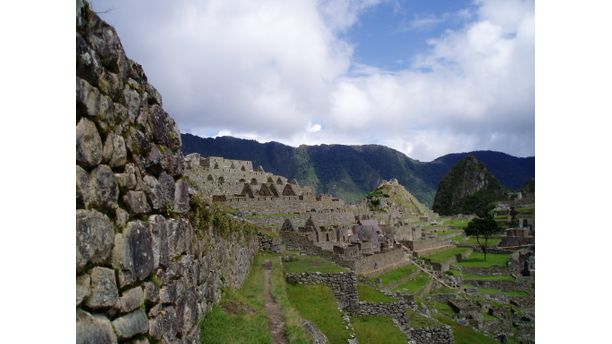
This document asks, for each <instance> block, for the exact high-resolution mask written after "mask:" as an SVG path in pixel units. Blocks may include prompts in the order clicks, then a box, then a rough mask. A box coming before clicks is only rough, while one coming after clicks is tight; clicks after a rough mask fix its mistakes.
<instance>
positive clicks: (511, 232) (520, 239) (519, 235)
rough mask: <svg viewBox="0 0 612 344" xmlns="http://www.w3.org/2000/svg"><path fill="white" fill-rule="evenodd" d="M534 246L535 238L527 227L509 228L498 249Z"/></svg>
mask: <svg viewBox="0 0 612 344" xmlns="http://www.w3.org/2000/svg"><path fill="white" fill-rule="evenodd" d="M533 245H535V237H534V236H533V233H532V231H531V229H529V227H523V228H509V229H507V230H506V235H505V236H503V237H502V240H501V241H500V243H499V245H497V246H498V247H500V248H517V247H527V246H533Z"/></svg>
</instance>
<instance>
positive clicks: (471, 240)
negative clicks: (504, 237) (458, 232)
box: [461, 237, 501, 256]
mask: <svg viewBox="0 0 612 344" xmlns="http://www.w3.org/2000/svg"><path fill="white" fill-rule="evenodd" d="M500 241H501V238H489V240H487V247H496V246H497V245H499V243H500ZM480 242H481V243H484V239H480ZM461 243H462V244H467V245H478V241H476V238H472V237H469V238H467V239H465V240H463V241H462V242H461ZM487 256H488V255H487Z"/></svg>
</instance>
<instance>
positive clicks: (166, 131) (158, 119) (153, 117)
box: [150, 105, 181, 150]
mask: <svg viewBox="0 0 612 344" xmlns="http://www.w3.org/2000/svg"><path fill="white" fill-rule="evenodd" d="M150 121H151V128H152V130H153V133H152V134H153V140H154V141H155V142H156V143H158V144H162V145H164V146H166V147H168V148H170V149H172V150H176V149H179V148H180V147H181V139H180V133H179V131H178V128H177V127H176V124H175V123H174V120H173V119H172V117H170V116H168V114H167V113H166V111H164V109H162V107H161V106H159V105H153V106H152V107H151V112H150Z"/></svg>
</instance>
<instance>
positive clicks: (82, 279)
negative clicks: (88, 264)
mask: <svg viewBox="0 0 612 344" xmlns="http://www.w3.org/2000/svg"><path fill="white" fill-rule="evenodd" d="M89 284H90V278H89V275H88V274H83V275H80V276H78V277H77V279H76V305H77V306H78V305H80V304H81V302H83V300H85V299H86V298H88V297H89V293H90V288H89Z"/></svg>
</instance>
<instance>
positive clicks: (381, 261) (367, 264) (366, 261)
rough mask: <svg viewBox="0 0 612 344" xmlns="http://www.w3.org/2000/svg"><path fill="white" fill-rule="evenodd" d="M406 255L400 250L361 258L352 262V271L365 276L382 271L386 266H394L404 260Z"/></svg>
mask: <svg viewBox="0 0 612 344" xmlns="http://www.w3.org/2000/svg"><path fill="white" fill-rule="evenodd" d="M405 255H406V253H405V252H404V251H403V250H402V249H399V248H397V249H392V250H389V251H387V252H381V253H376V254H373V255H370V256H363V257H361V258H359V259H356V260H355V262H354V268H353V269H354V270H355V272H356V273H357V274H367V273H369V272H371V271H374V270H384V269H385V268H386V267H388V266H394V265H396V264H397V262H399V261H401V260H403V259H404V257H405Z"/></svg>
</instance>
